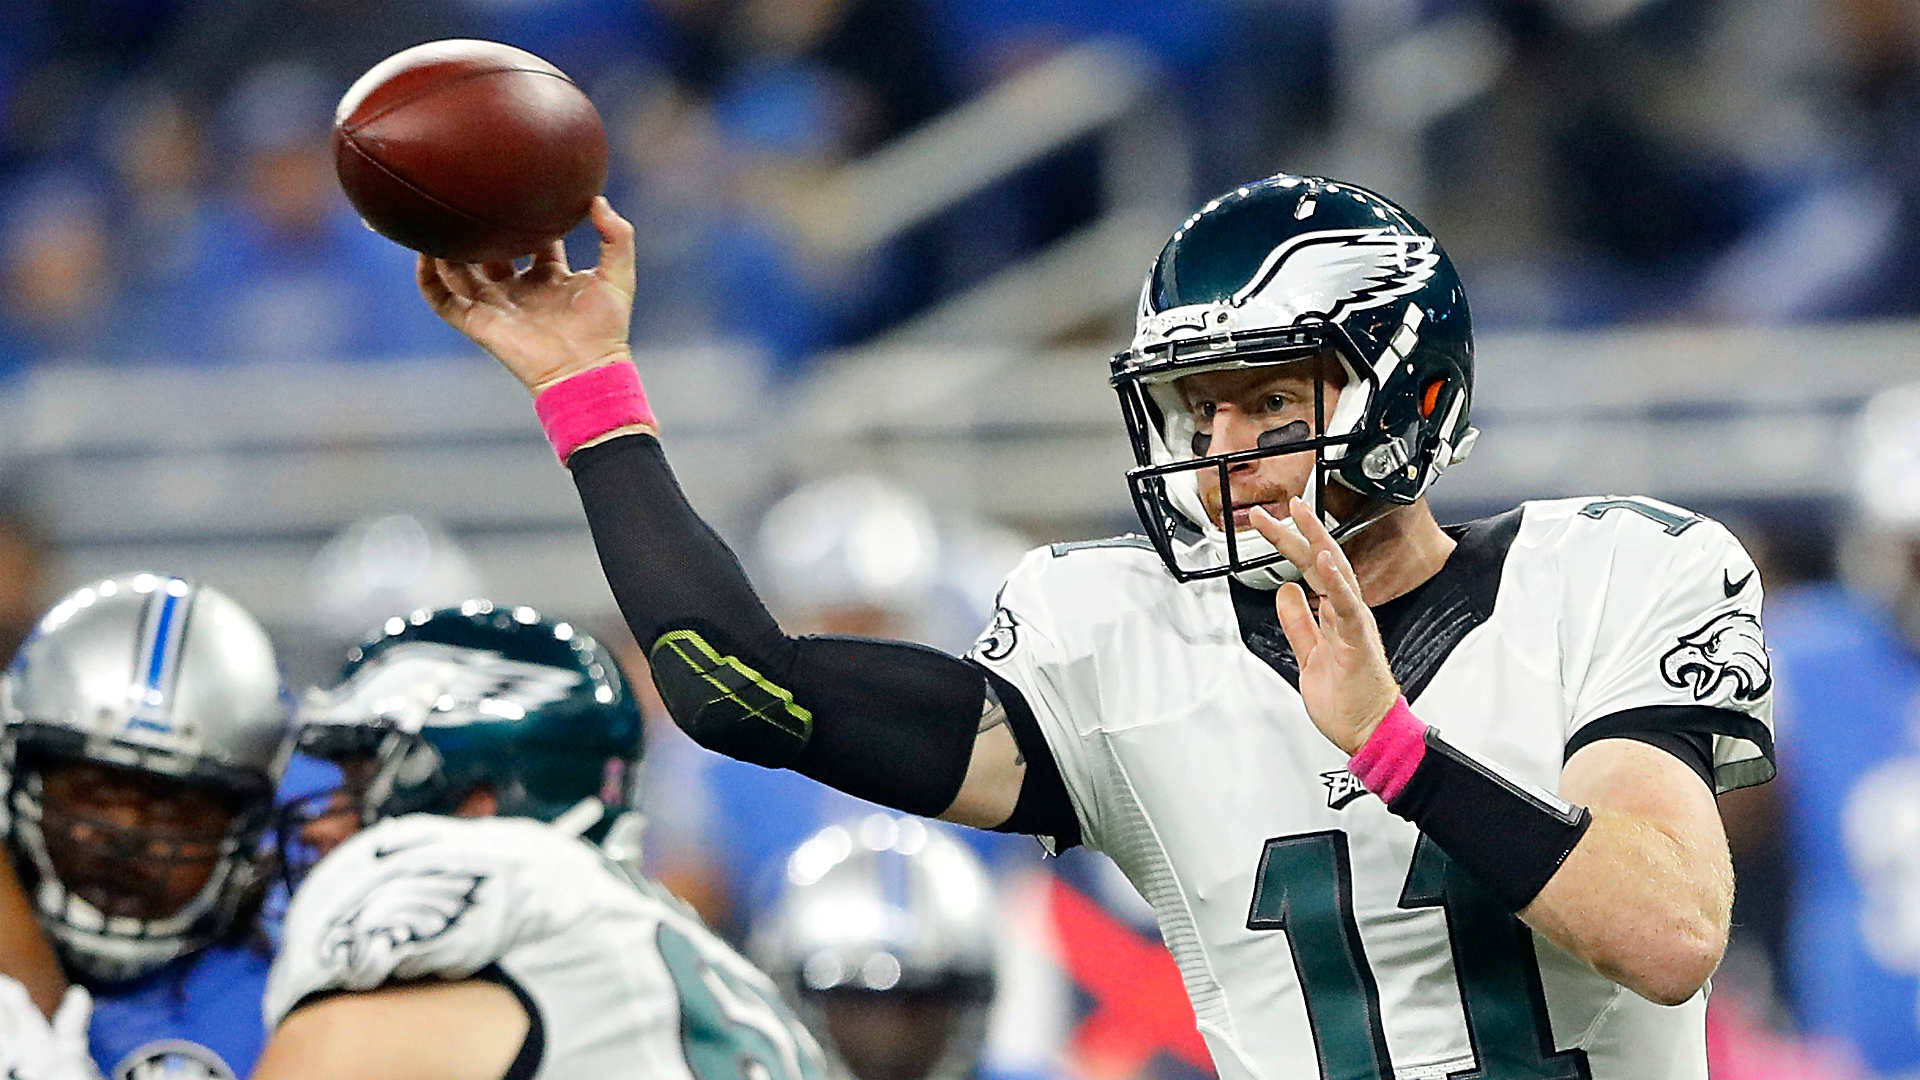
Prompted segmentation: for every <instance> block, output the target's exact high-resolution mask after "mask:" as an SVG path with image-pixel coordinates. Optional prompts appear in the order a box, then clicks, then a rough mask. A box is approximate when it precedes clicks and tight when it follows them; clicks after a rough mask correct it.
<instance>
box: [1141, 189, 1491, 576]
mask: <svg viewBox="0 0 1920 1080" xmlns="http://www.w3.org/2000/svg"><path fill="white" fill-rule="evenodd" d="M1316 359H1318V360H1321V361H1326V360H1336V361H1338V363H1339V364H1340V365H1341V367H1342V368H1343V369H1344V372H1345V385H1344V387H1342V388H1341V390H1340V393H1339V399H1338V401H1337V403H1336V405H1335V407H1334V409H1333V411H1332V412H1331V414H1330V415H1328V417H1327V422H1326V424H1325V425H1324V430H1322V431H1320V432H1318V433H1314V432H1311V431H1309V430H1306V425H1305V424H1300V425H1297V426H1292V427H1293V429H1292V430H1288V429H1282V430H1279V431H1275V432H1268V433H1267V434H1266V435H1263V436H1262V437H1261V439H1260V444H1259V445H1258V446H1256V447H1254V448H1251V449H1247V450H1241V451H1237V452H1233V453H1223V454H1212V455H1209V454H1208V453H1207V452H1206V450H1207V440H1206V438H1205V436H1204V435H1202V434H1201V433H1199V432H1198V430H1197V428H1196V425H1195V424H1194V422H1193V420H1192V419H1191V418H1190V417H1189V415H1188V412H1187V409H1186V408H1185V406H1184V404H1183V402H1182V401H1181V399H1180V394H1179V391H1178V389H1177V387H1176V383H1177V381H1178V380H1179V379H1180V378H1182V377H1184V376H1187V375H1191V374H1197V373H1200V372H1206V371H1217V370H1222V369H1229V368H1246V367H1257V366H1263V365H1277V364H1286V363H1294V362H1299V361H1303V360H1316ZM1322 367H1324V364H1323V365H1322ZM1317 370H1319V369H1317ZM1110 382H1111V384H1112V386H1113V388H1114V389H1115V391H1116V392H1118V394H1119V396H1120V410H1121V415H1122V416H1123V417H1124V418H1125V420H1126V424H1127V433H1128V437H1129V439H1130V440H1131V443H1132V446H1133V453H1134V460H1135V463H1136V465H1135V468H1133V469H1131V470H1129V471H1128V473H1127V484H1128V488H1129V490H1130V491H1131V493H1132V497H1133V503H1134V508H1135V509H1136V511H1137V512H1138V513H1139V515H1140V521H1141V524H1142V525H1143V526H1144V527H1145V529H1146V532H1147V537H1148V539H1149V540H1151V541H1152V543H1153V546H1154V548H1155V550H1157V551H1158V552H1159V553H1160V557H1161V559H1162V560H1163V561H1165V563H1166V564H1167V568H1168V569H1169V570H1170V571H1172V573H1173V575H1174V576H1175V577H1176V578H1178V579H1179V580H1181V581H1190V580H1194V579H1197V578H1209V577H1219V576H1223V575H1226V574H1232V575H1234V576H1235V577H1236V578H1238V579H1240V580H1241V581H1243V582H1245V583H1247V584H1250V585H1255V586H1259V587H1264V588H1273V587H1276V586H1277V585H1279V584H1280V582H1281V581H1282V580H1284V579H1285V578H1286V577H1287V576H1291V574H1290V572H1291V570H1292V567H1291V564H1288V563H1285V562H1284V561H1283V560H1282V558H1281V556H1280V554H1279V552H1278V551H1276V550H1275V549H1274V547H1273V546H1272V545H1271V544H1269V543H1268V542H1267V541H1266V540H1265V539H1264V538H1262V537H1261V536H1260V535H1259V534H1258V533H1256V532H1254V531H1253V530H1252V529H1251V528H1245V529H1225V528H1222V527H1221V526H1220V525H1218V524H1216V523H1215V522H1214V520H1213V518H1212V517H1211V516H1210V515H1209V514H1208V513H1207V512H1206V510H1205V508H1204V507H1203V505H1202V503H1201V499H1200V495H1199V492H1198V483H1197V477H1198V475H1199V472H1200V470H1204V469H1213V470H1218V473H1219V476H1220V481H1221V484H1220V486H1221V490H1222V497H1223V499H1225V500H1226V505H1225V507H1224V508H1223V511H1222V513H1221V520H1222V521H1228V522H1231V521H1233V520H1234V517H1233V514H1234V511H1235V510H1236V509H1240V508H1238V507H1236V506H1235V505H1234V504H1233V502H1232V494H1231V489H1230V485H1229V484H1228V483H1227V474H1228V470H1230V469H1231V468H1232V467H1233V466H1234V465H1237V464H1240V463H1243V462H1246V461H1251V460H1254V459H1257V458H1264V457H1271V456H1275V455H1279V454H1295V453H1305V452H1309V451H1310V452H1312V453H1313V454H1314V455H1315V463H1316V464H1315V469H1314V478H1313V483H1312V486H1311V488H1310V490H1308V491H1306V492H1303V493H1302V497H1303V498H1305V499H1306V500H1307V501H1308V502H1309V503H1311V504H1312V505H1313V506H1314V507H1315V510H1316V512H1318V513H1320V514H1321V515H1322V517H1323V518H1324V519H1326V521H1327V524H1328V527H1329V528H1330V529H1331V530H1332V531H1333V534H1334V536H1335V537H1336V538H1342V539H1344V538H1345V537H1347V536H1351V535H1352V534H1353V533H1354V532H1355V531H1357V530H1359V529H1361V528H1364V527H1365V526H1366V525H1367V524H1369V523H1371V522H1373V521H1375V520H1378V519H1379V517H1380V516H1381V515H1382V514H1384V513H1385V512H1386V511H1387V510H1389V509H1391V508H1392V507H1393V506H1396V505H1406V504H1409V503H1412V502H1414V501H1415V500H1417V499H1419V498H1420V496H1421V495H1423V494H1424V493H1425V492H1426V490H1427V488H1428V487H1429V486H1431V485H1432V483H1433V481H1434V480H1435V479H1437V478H1438V477H1439V475H1440V474H1441V472H1442V471H1444V470H1445V469H1446V468H1447V467H1449V466H1450V465H1453V464H1457V463H1458V462H1460V461H1463V460H1465V458H1466V456H1467V453H1468V452H1469V451H1470V450H1471V449H1472V446H1473V441H1474V439H1475V438H1476V436H1477V432H1475V430H1474V429H1473V428H1472V427H1471V426H1470V425H1469V424H1468V422H1467V414H1468V406H1469V404H1470V403H1471V400H1472V396H1473V330H1472V320H1471V317H1470V316H1469V314H1468V311H1467V299H1466V294H1465V292H1464V291H1463V290H1462V288H1461V285H1460V279H1459V276H1458V275H1457V274H1456V273H1455V272H1454V269H1453V264H1452V263H1451V262H1450V261H1449V260H1448V258H1447V255H1446V253H1445V252H1444V251H1442V250H1441V248H1440V244H1439V242H1438V241H1437V240H1435V239H1434V237H1433V234H1431V233H1430V232H1428V231H1427V229H1426V227H1425V226H1423V225H1421V224H1420V222H1419V221H1417V220H1416V219H1415V218H1414V217H1413V215H1411V214H1409V213H1407V212H1406V211H1405V210H1403V209H1402V208H1400V207H1399V206H1397V205H1395V204H1394V203H1392V202H1390V201H1389V200H1387V199H1385V198H1382V197H1381V196H1379V195H1377V194H1375V193H1374V192H1371V191H1368V190H1367V189H1365V188H1362V187H1357V186H1355V185H1353V184H1347V183H1342V182H1340V181H1335V180H1328V179H1325V178H1323V177H1316V176H1292V175H1287V174H1281V175H1278V176H1272V177H1268V178H1267V179H1265V180H1261V181H1259V182H1258V183H1253V184H1248V185H1246V186H1244V187H1240V188H1237V189H1235V190H1234V191H1231V192H1228V193H1227V194H1225V195H1222V196H1220V197H1219V198H1217V199H1214V200H1213V201H1212V202H1209V203H1207V205H1206V206H1204V207H1202V208H1201V209H1200V210H1199V211H1198V212H1197V213H1195V214H1194V215H1193V216H1192V217H1189V218H1188V219H1187V220H1186V221H1185V222H1183V223H1182V224H1181V225H1180V227H1179V228H1178V229H1176V230H1175V231H1174V233H1173V236H1172V238H1171V239H1169V240H1168V241H1167V243H1166V246H1165V247H1164V248H1162V249H1161V251H1160V255H1159V257H1158V258H1157V259H1155V260H1154V263H1153V268H1152V270H1151V271H1150V272H1149V273H1148V275H1147V280H1146V285H1145V287H1144V288H1143V289H1142V290H1141V293H1140V309H1139V314H1138V319H1137V322H1136V324H1135V333H1134V337H1133V342H1132V344H1131V345H1130V346H1129V347H1128V348H1127V349H1126V350H1125V351H1124V352H1121V353H1118V354H1117V355H1115V356H1114V357H1113V361H1112V377H1111V379H1110ZM1326 390H1327V383H1326V373H1325V372H1324V371H1321V373H1319V374H1316V376H1315V406H1316V412H1317V413H1318V412H1321V410H1320V408H1319V406H1321V404H1322V403H1323V401H1324V400H1325V394H1326ZM1269 436H1272V437H1271V438H1270V437H1269ZM1329 482H1331V483H1335V484H1339V485H1341V486H1343V487H1346V488H1348V489H1350V490H1352V491H1354V492H1356V493H1357V494H1359V495H1360V496H1362V497H1363V498H1364V500H1365V502H1364V503H1363V507H1364V509H1362V510H1360V511H1357V512H1353V513H1350V514H1348V515H1347V519H1346V520H1343V521H1337V520H1333V519H1332V517H1331V516H1330V515H1328V514H1327V513H1326V509H1325V508H1326V501H1325V497H1324V496H1325V487H1326V485H1327V484H1328V483H1329Z"/></svg>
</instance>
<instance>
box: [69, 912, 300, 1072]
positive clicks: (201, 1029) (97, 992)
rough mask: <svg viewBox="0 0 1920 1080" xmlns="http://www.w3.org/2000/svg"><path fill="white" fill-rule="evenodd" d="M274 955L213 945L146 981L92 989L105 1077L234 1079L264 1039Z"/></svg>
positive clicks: (97, 1057)
mask: <svg viewBox="0 0 1920 1080" xmlns="http://www.w3.org/2000/svg"><path fill="white" fill-rule="evenodd" d="M271 962H272V957H271V956H270V955H268V953H267V951H266V950H265V949H263V948H258V947H255V946H252V945H216V946H213V947H211V948H208V949H205V950H202V951H201V952H199V953H196V954H195V955H193V956H189V957H186V958H184V959H181V960H176V961H174V962H173V963H171V964H168V965H167V966H166V967H164V968H161V969H160V970H159V971H156V972H154V973H153V974H152V975H149V976H147V977H146V978H144V979H140V980H137V981H134V982H130V983H120V984H113V985H107V986H101V987H96V988H92V989H93V994H94V1005H93V1028H92V1033H91V1034H92V1040H91V1041H92V1044H93V1060H94V1062H95V1063H96V1064H98V1065H99V1066H100V1071H101V1073H102V1074H103V1075H105V1076H106V1077H107V1080H234V1078H237V1077H244V1076H246V1075H247V1074H249V1073H251V1072H252V1071H253V1063H254V1059H255V1058H257V1057H259V1056H260V1049H261V1047H262V1046H263V1045H264V1044H265V1041H266V1031H265V1029H264V1028H263V1026H262V1024H261V1020H260V1000H261V997H262V996H263V995H264V993H265V991H266V985H267V968H268V966H269V965H270V964H271Z"/></svg>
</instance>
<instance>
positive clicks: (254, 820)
mask: <svg viewBox="0 0 1920 1080" xmlns="http://www.w3.org/2000/svg"><path fill="white" fill-rule="evenodd" d="M4 687H5V691H4V694H3V695H0V711H3V712H4V716H5V729H4V735H0V766H4V768H5V771H6V782H7V799H6V806H7V809H8V811H9V813H10V815H11V819H12V820H11V826H12V827H11V841H12V846H13V849H14V853H15V857H16V859H17V861H18V862H19V864H20V868H21V871H22V874H23V876H24V877H25V878H26V879H27V881H28V884H29V887H30V891H31V893H32V896H33V901H34V907H35V909H36V911H37V912H38V914H39V916H40V919H41V922H42V923H43V924H44V926H45V927H46V930H47V932H48V934H49V935H50V936H51V937H52V938H53V940H54V943H55V944H56V946H57V947H58V948H59V949H60V951H61V952H62V954H63V956H64V957H65V959H66V961H67V963H68V964H69V965H70V970H72V971H73V972H74V973H75V974H76V975H78V976H79V977H82V978H85V979H91V980H100V981H120V980H125V979H131V978H137V977H139V976H141V975H143V974H146V973H148V972H151V971H153V970H154V969H156V968H158V967H160V966H161V965H163V964H165V963H167V962H168V961H170V960H173V959H174V958H176V957H179V956H183V955H186V954H187V953H190V952H193V951H195V950H197V949H199V948H202V947H204V946H205V945H207V944H208V943H210V942H211V941H213V940H214V939H215V938H217V937H219V936H220V935H221V934H223V933H225V932H226V931H227V930H228V929H229V928H231V927H232V925H233V923H234V921H235V919H236V918H237V916H238V914H239V912H240V911H241V910H242V908H243V905H244V904H246V903H248V902H249V901H250V900H251V899H252V898H254V897H255V896H257V889H258V887H259V886H260V885H261V883H262V880H263V877H262V875H263V872H264V868H263V866H262V854H261V851H262V847H261V834H262V831H263V830H264V829H265V828H266V825H267V823H268V821H269V820H270V819H271V816H272V806H273V791H274V785H275V784H276V783H277V782H278V780H279V777H280V773H281V770H282V768H283V767H284V765H285V763H286V753H287V747H288V745H289V744H288V739H287V731H288V712H289V710H288V698H287V695H286V693H285V690H284V688H283V687H282V684H281V679H280V671H279V666H278V664H277V663H276V661H275V658H274V652H273V646H272V645H271V644H270V643H269V642H268V640H267V635H266V633H265V631H263V630H262V629H261V628H260V625H259V624H258V623H256V622H255V621H254V619H253V617H252V616H250V615H248V614H247V612H246V611H245V610H243V609H242V608H241V607H240V605H238V604H236V603H235V602H234V601H232V600H231V599H229V598H228V597H226V596H225V595H223V594H221V593H220V592H218V591H217V590H215V589H212V588H210V587H208V586H205V585H199V584H196V583H194V582H191V581H188V580H186V579H184V578H178V577H171V576H168V575H164V574H148V573H143V574H129V575H126V576H124V577H117V578H112V579H109V580H106V581H99V582H95V583H94V584H92V585H88V586H86V587H84V588H81V589H77V590H75V591H74V592H72V593H69V594H68V595H67V596H66V597H64V598H63V599H61V601H60V602H59V603H57V604H55V605H54V606H53V608H52V609H51V610H50V611H48V612H47V613H46V615H45V616H43V617H42V618H41V620H40V623H39V625H38V626H37V627H36V628H35V629H34V632H33V635H32V636H31V637H29V638H28V639H27V643H26V644H25V645H23V646H22V647H21V649H20V652H19V654H18V655H16V656H15V657H14V660H13V664H12V666H11V667H10V668H9V669H8V672H7V677H6V681H5V684H4ZM76 765H77V766H82V767H90V768H94V769H99V768H101V767H105V768H106V769H108V770H115V771H114V772H112V773H110V774H104V775H112V776H115V777H123V778H126V779H128V781H129V783H131V784H137V785H144V786H143V787H140V788H138V789H137V790H140V791H150V792H160V793H162V796H160V797H165V798H174V797H176V793H178V796H177V797H180V798H191V799H196V800H200V804H203V805H208V806H212V807H215V808H216V809H215V810H214V811H213V812H212V813H213V814H214V815H215V816H214V817H213V818H212V819H211V820H217V821H219V822H221V824H220V825H209V824H206V823H205V822H200V823H199V824H198V825H196V826H194V827H180V826H162V825H159V824H157V823H152V822H148V823H146V824H144V825H139V826H135V825H130V824H129V823H128V822H129V820H130V815H128V814H126V813H125V812H123V811H113V812H107V813H102V812H98V810H97V808H96V810H95V812H91V813H89V812H88V810H87V809H85V808H86V807H87V806H88V804H87V802H86V801H85V800H82V802H81V803H80V804H79V805H80V806H81V807H82V809H80V810H75V809H74V808H73V807H71V806H66V805H61V800H56V799H49V798H48V797H47V793H48V785H49V777H53V778H54V780H55V782H56V783H61V782H63V780H62V778H63V777H65V776H67V775H70V774H71V772H72V770H71V769H69V768H67V767H69V766H76ZM202 877H203V878H204V880H198V879H201V878H202ZM196 880H198V884H197V885H196ZM176 898H177V899H176Z"/></svg>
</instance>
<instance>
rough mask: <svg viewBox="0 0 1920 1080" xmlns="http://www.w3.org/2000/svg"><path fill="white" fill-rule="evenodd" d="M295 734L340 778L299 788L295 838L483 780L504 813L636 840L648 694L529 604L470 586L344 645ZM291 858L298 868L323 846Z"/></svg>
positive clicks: (449, 799)
mask: <svg viewBox="0 0 1920 1080" xmlns="http://www.w3.org/2000/svg"><path fill="white" fill-rule="evenodd" d="M294 739H295V747H296V749H297V750H298V751H299V752H300V753H302V754H304V755H306V756H308V757H312V758H318V759H320V760H322V761H328V762H333V763H335V764H337V765H339V766H340V767H341V769H342V772H343V774H344V775H343V779H344V785H343V787H342V788H339V789H332V790H328V791H322V792H316V793H312V794H309V795H307V796H305V797H304V798H302V799H298V800H295V801H294V802H292V803H289V805H288V807H287V809H286V812H285V813H284V815H283V821H282V826H281V830H280V832H281V840H282V845H283V848H284V847H286V846H287V845H289V844H291V843H295V842H297V840H298V838H299V837H300V836H301V835H302V833H303V832H304V831H307V830H310V829H311V826H312V823H313V822H314V821H316V820H317V819H319V818H321V817H323V816H325V815H328V814H332V815H335V816H336V817H337V816H340V815H342V814H351V815H353V816H354V817H355V818H357V820H356V821H354V822H352V825H353V826H354V827H358V826H365V825H371V824H373V823H374V822H376V821H379V820H382V819H384V818H389V817H396V816H398V815H401V814H410V813H433V814H453V813H458V812H461V810H462V808H463V806H465V805H466V804H467V803H468V800H469V799H470V798H471V797H472V796H474V795H475V794H476V793H479V792H485V793H487V794H488V795H490V796H491V798H492V802H491V813H492V814H493V815H494V816H500V817H526V818H534V819H536V820H539V821H546V822H552V823H555V824H558V825H561V826H562V827H564V828H566V830H567V831H569V832H573V833H576V834H578V835H581V836H583V837H585V838H586V839H588V840H591V841H594V842H596V843H599V844H600V845H601V846H602V847H603V848H605V849H607V850H608V851H609V854H616V855H618V856H619V857H623V858H624V857H632V856H634V855H637V843H638V830H639V825H640V819H639V813H638V809H639V807H638V802H639V766H640V762H641V758H642V755H643V747H644V735H643V732H642V724H641V719H640V709H639V706H638V704H637V703H636V702H635V700H634V697H633V693H632V691H631V690H630V689H629V688H628V686H627V683H626V680H625V678H623V677H622V676H621V673H620V668H619V665H618V664H617V663H616V662H615V660H614V658H613V656H612V654H610V653H609V652H608V651H607V650H605V649H603V648H602V647H601V646H600V644H599V643H598V642H596V641H595V640H594V639H593V638H592V637H591V636H590V635H588V634H587V633H585V632H584V631H582V630H580V629H579V628H578V627H576V626H574V625H572V624H571V623H567V622H563V621H551V620H548V619H546V618H543V617H542V616H541V615H540V614H539V613H538V612H536V611H535V610H533V609H532V608H529V607H509V606H505V605H497V604H495V603H493V602H492V601H488V600H469V601H467V602H466V603H463V604H461V605H459V606H458V607H451V608H442V609H440V610H438V611H425V610H423V611H416V612H414V613H412V614H411V615H405V616H399V615H396V616H394V617H392V618H390V619H388V620H387V621H386V622H385V623H384V624H383V625H382V626H381V627H380V629H379V631H378V632H377V633H375V634H374V635H372V636H371V637H369V638H368V639H367V640H366V641H364V642H362V643H361V644H359V645H356V646H354V647H353V648H352V649H351V650H349V651H348V653H347V661H346V664H345V666H344V667H343V668H342V669H341V672H340V681H339V683H338V684H337V685H335V686H333V687H331V688H329V689H323V690H315V691H312V692H310V693H309V694H308V695H307V697H306V699H305V701H304V702H303V703H302V705H301V708H300V710H299V713H298V715H297V717H296V720H295V736H294ZM627 847H633V848H634V849H635V851H633V852H627V851H625V849H626V848H627ZM284 858H285V859H286V862H287V864H288V867H289V870H290V871H292V872H294V873H296V874H297V873H298V871H299V870H300V869H301V868H302V867H303V866H304V865H306V864H309V863H310V862H311V856H310V855H303V854H302V853H300V852H298V851H297V850H288V851H286V853H285V855H284Z"/></svg>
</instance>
